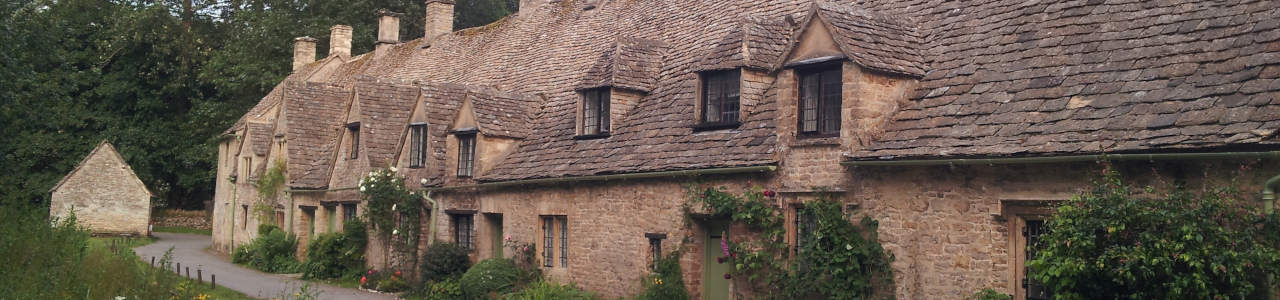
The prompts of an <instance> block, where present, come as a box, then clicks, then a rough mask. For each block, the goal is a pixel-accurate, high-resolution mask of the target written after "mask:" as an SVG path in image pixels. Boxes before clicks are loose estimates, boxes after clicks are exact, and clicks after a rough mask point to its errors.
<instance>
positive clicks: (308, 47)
mask: <svg viewBox="0 0 1280 300" xmlns="http://www.w3.org/2000/svg"><path fill="white" fill-rule="evenodd" d="M315 61H316V39H315V38H312V37H305V36H304V37H300V38H295V39H293V70H294V71H297V70H298V69H301V68H302V66H305V65H307V64H309V63H312V62H315Z"/></svg>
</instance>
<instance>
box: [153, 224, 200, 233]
mask: <svg viewBox="0 0 1280 300" xmlns="http://www.w3.org/2000/svg"><path fill="white" fill-rule="evenodd" d="M152 231H155V232H172V233H190V234H202V235H213V231H211V230H208V229H196V228H187V227H170V226H156V227H155V228H153V229H152Z"/></svg>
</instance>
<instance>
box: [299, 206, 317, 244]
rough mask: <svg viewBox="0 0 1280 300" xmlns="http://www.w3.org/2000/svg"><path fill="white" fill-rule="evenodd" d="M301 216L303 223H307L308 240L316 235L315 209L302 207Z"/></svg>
mask: <svg viewBox="0 0 1280 300" xmlns="http://www.w3.org/2000/svg"><path fill="white" fill-rule="evenodd" d="M302 216H303V218H305V219H304V220H303V221H304V222H307V238H308V239H310V238H311V237H312V236H314V235H316V208H315V207H303V208H302Z"/></svg>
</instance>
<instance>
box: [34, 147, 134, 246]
mask: <svg viewBox="0 0 1280 300" xmlns="http://www.w3.org/2000/svg"><path fill="white" fill-rule="evenodd" d="M49 193H51V194H52V196H51V197H50V201H49V216H50V217H51V218H52V219H55V220H63V219H66V218H68V217H70V216H71V214H72V212H73V211H74V213H75V217H76V223H77V224H79V225H81V226H84V227H86V228H88V229H89V230H90V231H92V232H93V233H94V234H130V235H148V234H150V233H151V231H150V229H149V228H148V225H149V224H150V223H151V192H150V191H148V190H147V186H146V185H145V184H143V183H142V180H141V179H138V176H137V175H135V174H134V173H133V169H132V168H129V163H127V162H125V161H124V157H122V156H120V153H119V152H116V148H115V147H113V146H111V143H109V142H107V141H105V140H104V141H102V142H100V143H98V146H97V147H94V148H93V151H90V152H89V155H86V156H85V157H84V160H81V161H80V164H78V165H76V168H75V169H72V170H71V173H69V174H67V176H66V177H62V180H59V181H58V184H57V185H54V186H53V188H52V189H49Z"/></svg>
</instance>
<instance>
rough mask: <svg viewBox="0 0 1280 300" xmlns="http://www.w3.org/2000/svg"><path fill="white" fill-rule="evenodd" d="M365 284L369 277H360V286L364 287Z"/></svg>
mask: <svg viewBox="0 0 1280 300" xmlns="http://www.w3.org/2000/svg"><path fill="white" fill-rule="evenodd" d="M366 282H369V277H365V276H360V285H364V284H365V283H366Z"/></svg>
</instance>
